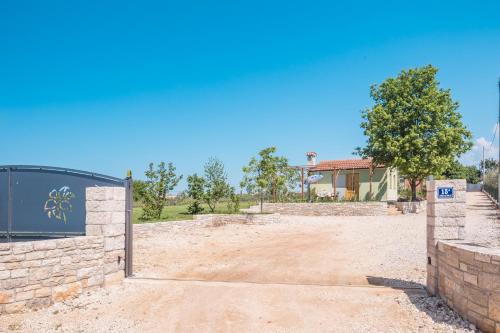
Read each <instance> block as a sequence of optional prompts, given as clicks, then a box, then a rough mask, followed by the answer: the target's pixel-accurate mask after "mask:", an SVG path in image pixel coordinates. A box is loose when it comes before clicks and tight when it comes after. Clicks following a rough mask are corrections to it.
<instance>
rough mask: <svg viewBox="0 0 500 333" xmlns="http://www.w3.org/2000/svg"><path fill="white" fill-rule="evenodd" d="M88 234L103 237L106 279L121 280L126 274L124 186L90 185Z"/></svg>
mask: <svg viewBox="0 0 500 333" xmlns="http://www.w3.org/2000/svg"><path fill="white" fill-rule="evenodd" d="M86 195H87V202H86V209H87V219H86V232H85V234H86V235H87V236H100V237H103V238H104V280H105V282H106V283H107V284H110V283H117V282H118V283H119V282H121V281H122V280H123V279H124V277H125V188H124V187H89V188H87V194H86Z"/></svg>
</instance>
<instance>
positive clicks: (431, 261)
mask: <svg viewBox="0 0 500 333" xmlns="http://www.w3.org/2000/svg"><path fill="white" fill-rule="evenodd" d="M465 195H466V181H465V179H453V180H451V179H450V180H429V181H427V291H428V292H429V294H431V295H436V294H437V292H438V289H439V286H438V274H439V272H438V269H437V266H438V265H437V264H438V263H437V256H436V254H437V249H436V246H437V242H438V241H439V240H461V239H464V236H465V212H466V203H465Z"/></svg>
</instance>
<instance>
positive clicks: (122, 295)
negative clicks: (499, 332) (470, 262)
mask: <svg viewBox="0 0 500 333" xmlns="http://www.w3.org/2000/svg"><path fill="white" fill-rule="evenodd" d="M473 196H474V198H475V199H474V198H473V200H472V201H471V202H472V203H473V205H471V211H472V210H474V211H473V214H471V215H470V217H471V218H470V219H468V220H472V222H470V224H469V221H468V224H469V225H468V227H467V228H468V229H467V230H468V231H467V232H469V231H470V235H472V236H473V237H476V238H478V239H480V240H481V242H482V243H483V244H489V245H490V246H493V245H495V244H496V243H495V239H497V238H498V237H496V236H497V234H494V235H493V236H492V235H491V230H495V231H496V230H498V229H496V228H497V225H496V221H497V220H496V217H495V218H494V219H493V218H492V217H491V216H490V215H491V214H492V209H491V206H490V207H487V202H486V203H484V202H482V201H481V200H482V198H481V197H480V196H477V195H476V194H474V195H473ZM476 199H477V200H476ZM481 206H484V207H483V208H484V209H479V208H480V207H481ZM494 212H495V211H494ZM495 213H496V212H495ZM474 224H478V225H474ZM485 225H488V227H491V229H490V232H489V233H488V232H484V230H485ZM425 229H426V227H425V213H423V214H419V215H398V216H383V217H286V216H285V217H283V218H282V221H281V222H280V223H276V224H267V225H242V224H229V225H224V226H219V227H207V226H205V225H201V224H197V223H196V222H193V221H185V222H170V223H168V224H165V225H163V227H162V228H161V230H162V231H161V232H155V233H154V234H153V235H150V236H146V237H141V238H137V239H136V240H135V272H136V274H135V277H134V278H133V279H128V280H127V281H126V282H125V283H124V285H123V286H121V287H116V288H110V289H107V290H99V291H96V292H93V293H92V294H89V295H86V296H82V297H80V298H78V299H75V300H70V301H68V302H66V303H61V304H56V305H54V306H52V307H50V308H48V309H44V310H40V311H38V312H32V313H25V314H17V315H8V316H2V317H1V318H0V331H2V332H3V331H6V332H11V331H16V330H17V331H23V332H37V333H38V332H52V331H57V332H472V331H474V329H475V328H474V327H473V326H469V324H468V323H467V322H464V321H462V320H461V319H460V318H459V317H458V316H457V315H456V314H455V313H454V312H452V311H450V310H449V309H448V308H447V307H446V305H444V304H443V303H442V302H441V301H440V300H439V299H438V298H434V297H428V296H427V295H426V293H425V291H424V289H423V285H424V283H425V262H426V255H425Z"/></svg>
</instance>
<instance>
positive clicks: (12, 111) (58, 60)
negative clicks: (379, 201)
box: [0, 0, 500, 189]
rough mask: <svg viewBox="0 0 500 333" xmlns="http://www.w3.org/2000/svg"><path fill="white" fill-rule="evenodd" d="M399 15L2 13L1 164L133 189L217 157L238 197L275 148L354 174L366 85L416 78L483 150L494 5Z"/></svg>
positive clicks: (218, 7) (490, 118)
mask: <svg viewBox="0 0 500 333" xmlns="http://www.w3.org/2000/svg"><path fill="white" fill-rule="evenodd" d="M402 3H403V2H402V1H400V2H388V1H373V2H365V1H353V2H350V3H348V2H347V1H346V2H344V4H339V3H337V4H334V2H333V1H324V2H322V1H304V2H293V1H282V2H272V1H246V2H240V1H217V2H212V3H211V4H208V3H207V2H199V3H195V2H182V1H171V2H168V1H158V2H148V1H136V2H135V3H132V2H127V1H116V2H113V1H78V2H77V1H9V0H5V1H1V2H0V32H1V33H0V123H1V125H2V126H1V130H0V160H1V161H0V164H46V165H54V166H63V167H71V168H77V169H83V170H90V171H96V172H102V173H106V174H110V175H115V176H124V175H125V173H126V170H127V169H132V170H133V172H134V174H135V175H136V176H137V177H142V176H143V171H144V169H145V168H146V166H147V164H148V163H149V162H150V161H156V162H158V161H160V160H165V161H172V162H174V164H175V165H176V166H177V168H178V171H179V172H180V173H182V174H184V175H188V174H191V173H193V172H200V171H201V169H202V165H203V163H204V162H205V161H206V160H207V159H208V158H209V157H210V156H217V157H219V158H220V159H222V160H223V161H224V162H225V164H226V166H227V169H228V172H229V176H230V178H231V180H232V182H233V184H237V183H238V182H239V180H240V177H241V167H242V166H243V165H244V164H245V163H247V161H248V160H249V158H250V157H251V156H252V155H255V154H256V153H257V151H258V150H259V149H261V148H264V147H266V146H270V145H275V146H277V147H278V149H279V151H280V152H281V153H282V154H284V155H286V156H288V157H289V158H290V160H291V162H292V163H296V164H299V163H303V162H304V160H305V156H304V153H305V152H306V151H310V150H314V151H317V152H318V153H319V159H335V158H349V157H351V156H352V155H351V153H352V151H353V149H354V148H355V147H356V146H359V145H362V144H363V142H364V138H363V134H362V131H361V129H360V128H359V123H360V111H361V110H362V109H364V108H366V107H369V106H370V105H371V101H370V98H369V87H370V85H371V84H374V83H379V82H381V81H382V80H384V79H385V78H387V77H390V76H394V75H397V73H398V72H399V71H400V70H401V69H406V68H411V67H416V66H422V65H426V64H433V65H435V66H437V67H438V68H440V73H439V79H440V81H441V84H442V86H443V87H445V88H450V89H451V90H452V92H453V97H454V98H455V99H456V100H458V101H459V102H460V104H461V107H460V111H461V112H462V114H463V116H464V121H465V123H466V124H467V126H468V127H469V128H470V129H471V130H472V131H473V133H474V137H475V138H476V139H480V138H481V137H482V138H483V139H482V140H483V141H486V140H490V139H491V136H492V129H493V127H494V124H495V121H496V119H497V113H498V98H499V97H498V88H497V82H498V78H499V77H500V2H498V1H475V2H473V1H428V2H426V1H419V2H412V3H410V2H405V4H402ZM480 144H481V142H479V141H478V143H477V145H480ZM494 149H495V148H493V150H492V152H491V153H492V154H493V153H494ZM477 153H478V151H477V147H476V153H474V152H473V153H471V154H472V155H469V156H468V157H466V158H465V160H466V161H474V160H475V159H477ZM183 186H184V185H183ZM181 189H182V187H181Z"/></svg>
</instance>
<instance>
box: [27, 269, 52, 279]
mask: <svg viewBox="0 0 500 333" xmlns="http://www.w3.org/2000/svg"><path fill="white" fill-rule="evenodd" d="M51 274H52V267H51V266H45V267H39V268H32V269H30V272H29V279H30V281H40V280H45V279H48V278H49V277H50V276H51Z"/></svg>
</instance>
